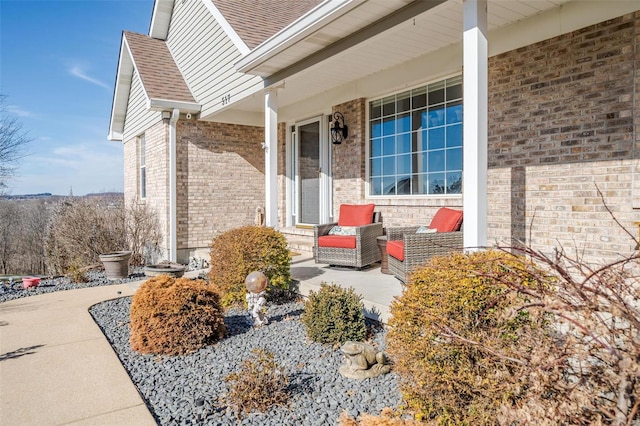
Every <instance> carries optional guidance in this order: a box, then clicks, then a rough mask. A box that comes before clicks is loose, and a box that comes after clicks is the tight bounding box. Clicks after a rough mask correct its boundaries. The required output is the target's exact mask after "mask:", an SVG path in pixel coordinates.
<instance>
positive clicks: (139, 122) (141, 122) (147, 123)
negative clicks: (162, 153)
mask: <svg viewBox="0 0 640 426" xmlns="http://www.w3.org/2000/svg"><path fill="white" fill-rule="evenodd" d="M125 117H126V119H125V125H124V134H123V140H125V141H128V140H129V139H131V138H133V137H136V136H139V135H140V134H142V133H143V132H144V131H145V130H146V129H148V128H149V127H151V126H152V125H153V124H154V123H157V122H159V121H160V120H161V119H162V116H161V114H160V113H159V112H157V111H148V110H147V97H146V96H145V94H144V90H142V81H141V80H140V76H139V75H138V72H137V71H134V72H133V77H132V79H131V90H130V92H129V102H128V104H127V114H126V116H125Z"/></svg>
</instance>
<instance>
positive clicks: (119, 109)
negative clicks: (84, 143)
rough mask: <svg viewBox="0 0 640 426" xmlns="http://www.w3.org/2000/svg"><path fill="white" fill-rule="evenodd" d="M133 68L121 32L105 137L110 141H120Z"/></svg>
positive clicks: (129, 53)
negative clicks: (107, 130) (107, 131)
mask: <svg viewBox="0 0 640 426" xmlns="http://www.w3.org/2000/svg"><path fill="white" fill-rule="evenodd" d="M134 69H135V68H134V64H133V59H132V58H131V51H130V50H129V46H128V44H127V41H126V38H125V36H124V33H123V34H122V43H121V45H120V58H119V59H118V71H117V74H116V87H115V89H114V93H113V106H112V108H111V122H110V123H109V134H108V135H107V138H108V139H109V140H111V141H122V137H123V133H124V121H125V115H126V114H127V104H128V102H129V90H130V89H131V81H132V79H133V70H134ZM145 96H146V93H145Z"/></svg>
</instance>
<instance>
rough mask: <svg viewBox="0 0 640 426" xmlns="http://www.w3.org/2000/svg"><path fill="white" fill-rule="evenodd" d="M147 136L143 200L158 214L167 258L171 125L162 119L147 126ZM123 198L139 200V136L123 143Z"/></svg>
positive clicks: (164, 257)
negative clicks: (144, 194) (145, 194)
mask: <svg viewBox="0 0 640 426" xmlns="http://www.w3.org/2000/svg"><path fill="white" fill-rule="evenodd" d="M144 135H145V146H146V163H145V164H146V177H147V179H146V182H147V184H146V189H147V196H146V198H145V200H144V202H145V203H146V204H147V205H148V206H149V207H150V208H151V209H153V210H154V211H155V212H156V214H157V215H158V219H159V221H160V228H161V230H162V235H163V241H162V243H161V247H160V250H161V255H160V257H161V259H166V258H167V257H168V256H167V253H168V249H169V247H168V243H169V237H168V236H169V163H168V161H169V160H168V158H169V157H168V155H169V151H168V150H169V148H168V140H169V126H168V124H166V123H163V122H162V121H159V122H157V123H156V124H154V125H153V126H152V127H150V128H149V129H147V130H146V131H145V132H144ZM124 197H125V202H131V201H132V200H136V199H137V200H139V199H140V158H139V153H138V137H135V138H132V139H130V140H128V141H126V142H125V143H124ZM161 259H156V260H161Z"/></svg>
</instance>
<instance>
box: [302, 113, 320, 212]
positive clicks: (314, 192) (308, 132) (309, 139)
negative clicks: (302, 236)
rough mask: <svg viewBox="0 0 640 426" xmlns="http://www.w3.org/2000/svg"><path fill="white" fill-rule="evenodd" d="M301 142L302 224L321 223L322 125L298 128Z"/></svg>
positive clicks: (306, 125) (317, 123)
mask: <svg viewBox="0 0 640 426" xmlns="http://www.w3.org/2000/svg"><path fill="white" fill-rule="evenodd" d="M298 135H299V141H300V159H299V163H298V164H299V166H298V167H299V174H300V222H301V223H308V224H319V223H320V123H319V122H317V121H316V122H314V123H309V124H304V125H302V126H300V127H298Z"/></svg>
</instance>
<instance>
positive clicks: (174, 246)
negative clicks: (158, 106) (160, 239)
mask: <svg viewBox="0 0 640 426" xmlns="http://www.w3.org/2000/svg"><path fill="white" fill-rule="evenodd" d="M179 118H180V110H179V109H178V108H175V109H174V110H173V112H172V113H171V119H170V120H169V261H170V262H173V263H176V262H177V261H178V241H177V238H178V226H177V223H178V217H177V216H178V209H177V196H176V194H177V190H176V188H177V185H176V179H177V170H176V164H177V162H176V157H177V150H176V146H177V143H176V123H177V122H178V119H179Z"/></svg>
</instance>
